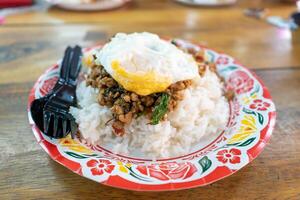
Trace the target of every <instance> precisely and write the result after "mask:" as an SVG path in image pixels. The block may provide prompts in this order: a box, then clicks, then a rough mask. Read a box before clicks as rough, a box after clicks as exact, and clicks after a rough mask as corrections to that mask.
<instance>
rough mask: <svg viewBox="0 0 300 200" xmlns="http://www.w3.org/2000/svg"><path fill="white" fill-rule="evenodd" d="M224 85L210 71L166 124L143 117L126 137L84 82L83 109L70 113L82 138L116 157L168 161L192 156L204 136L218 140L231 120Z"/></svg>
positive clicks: (79, 94)
mask: <svg viewBox="0 0 300 200" xmlns="http://www.w3.org/2000/svg"><path fill="white" fill-rule="evenodd" d="M222 88H223V85H222V83H221V81H220V80H219V78H218V77H217V75H216V74H215V73H213V72H210V71H209V70H207V71H206V73H205V75H204V76H203V77H200V76H199V77H198V78H196V79H194V80H193V84H192V86H191V87H189V88H188V89H186V90H185V92H184V100H182V101H180V102H179V104H178V106H177V107H176V109H175V110H174V111H172V112H170V113H169V114H168V117H167V120H165V121H162V122H160V123H159V124H158V125H150V124H149V119H147V118H146V117H145V116H141V117H139V118H137V119H134V120H133V121H132V122H131V123H130V124H129V125H126V126H125V132H126V134H125V135H124V136H123V137H116V136H115V135H114V134H113V130H112V127H111V124H108V125H107V124H106V122H108V121H109V120H110V119H111V118H112V114H111V111H110V109H109V108H107V107H103V106H100V105H99V104H98V102H97V94H98V90H97V89H94V88H92V87H90V86H89V87H86V83H85V82H82V83H81V84H80V85H79V86H78V88H77V98H78V103H79V105H80V108H74V107H73V108H71V109H70V112H71V113H72V115H73V116H74V117H75V119H76V122H77V123H78V124H79V130H80V132H81V136H82V137H83V138H84V139H85V140H87V141H88V142H89V143H92V144H99V145H101V146H103V147H105V148H107V149H109V150H111V151H113V152H114V153H120V154H122V155H130V156H146V157H149V158H166V157H173V156H180V155H184V154H187V153H189V152H190V151H191V150H192V149H193V147H194V146H195V145H197V143H199V142H201V138H203V136H204V135H207V136H208V137H212V138H216V137H217V134H218V133H219V132H220V131H221V130H222V129H223V128H224V127H225V125H226V122H227V119H228V112H229V109H228V102H227V100H226V98H225V97H224V96H223V95H222Z"/></svg>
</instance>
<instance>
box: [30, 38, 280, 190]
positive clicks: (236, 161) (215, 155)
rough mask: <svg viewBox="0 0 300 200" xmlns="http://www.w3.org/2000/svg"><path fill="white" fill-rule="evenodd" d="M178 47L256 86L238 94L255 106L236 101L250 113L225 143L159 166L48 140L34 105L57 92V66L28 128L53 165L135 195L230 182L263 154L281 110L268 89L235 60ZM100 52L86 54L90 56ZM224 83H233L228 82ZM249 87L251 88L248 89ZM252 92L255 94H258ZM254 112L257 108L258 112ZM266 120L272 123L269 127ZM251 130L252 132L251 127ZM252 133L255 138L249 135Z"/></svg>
mask: <svg viewBox="0 0 300 200" xmlns="http://www.w3.org/2000/svg"><path fill="white" fill-rule="evenodd" d="M177 41H178V42H180V43H182V44H183V45H190V46H192V47H193V48H200V49H203V50H204V51H205V52H206V53H207V55H206V56H209V54H211V55H212V57H213V58H209V59H213V61H214V62H217V66H218V71H219V70H220V71H222V70H224V73H225V74H226V73H229V75H228V74H227V75H228V76H230V75H232V74H230V73H236V72H237V73H238V72H239V73H240V74H241V76H242V75H243V76H248V77H246V78H247V80H248V82H250V83H253V85H252V87H251V89H250V90H249V91H248V92H251V91H252V92H251V95H250V96H249V95H248V93H247V92H245V91H244V90H245V89H243V88H242V89H241V88H239V89H241V90H240V91H239V90H236V92H241V91H242V90H243V91H242V92H245V93H244V94H242V95H245V96H243V97H244V98H248V101H250V103H249V102H248V104H247V105H248V106H247V108H246V107H245V105H240V103H241V102H239V101H240V99H239V100H237V102H238V104H239V107H238V109H236V110H233V111H232V112H235V111H238V112H241V109H242V107H243V112H244V109H246V110H245V113H243V114H241V113H237V116H235V114H232V115H231V116H230V117H229V118H230V119H229V122H228V123H232V124H231V125H229V124H227V129H226V131H225V133H222V134H220V135H219V136H218V138H219V137H220V139H218V138H217V139H216V140H218V141H216V140H215V141H214V142H212V143H211V144H209V145H207V146H206V147H205V148H204V149H206V152H205V151H204V152H202V151H200V152H199V151H195V152H192V153H190V154H187V155H184V156H180V157H176V158H167V159H162V160H158V161H156V162H149V161H145V162H144V161H142V162H139V161H138V160H139V159H137V158H131V157H129V158H127V157H126V156H122V155H120V156H118V155H116V154H113V153H108V152H107V151H105V150H101V149H99V148H97V147H96V146H87V145H86V144H84V143H83V144H82V143H80V142H79V141H76V140H72V139H70V138H64V139H60V140H56V139H50V138H48V137H47V136H45V135H44V134H43V133H42V132H41V131H40V130H39V129H38V128H37V126H36V125H35V124H34V122H33V120H32V117H31V113H30V105H31V102H32V101H33V100H34V99H35V98H39V97H40V96H43V95H44V94H45V91H43V90H42V89H45V90H48V91H49V90H51V87H50V86H49V85H50V83H51V84H52V85H51V86H53V85H54V83H55V81H56V80H55V77H56V76H57V72H58V64H55V65H53V66H52V67H50V68H49V69H47V70H46V71H45V73H43V74H42V75H41V76H40V77H39V79H38V80H37V81H36V83H35V84H34V86H33V88H32V89H31V91H30V94H29V98H28V105H27V110H28V117H29V123H30V125H31V127H32V131H33V133H34V135H35V137H36V139H37V141H38V143H39V144H40V145H41V146H42V148H43V149H44V150H45V151H46V152H47V154H48V155H49V156H50V157H51V158H52V159H53V160H55V161H56V162H58V163H60V164H61V165H63V166H65V167H67V168H68V169H70V170H71V171H73V172H74V173H77V174H79V175H81V176H83V177H86V178H88V179H91V180H94V181H96V182H100V183H102V184H104V185H108V186H112V187H116V188H122V189H127V190H136V191H167V190H180V189H189V188H194V187H198V186H205V185H208V184H211V183H213V182H215V181H218V180H220V179H223V178H225V177H227V176H230V175H231V174H233V173H235V172H236V171H238V170H240V169H241V168H243V167H244V166H245V165H247V164H248V163H250V162H251V161H252V160H254V159H255V158H256V157H257V156H258V155H259V154H260V153H261V152H262V150H263V149H264V147H265V145H266V144H267V142H268V141H269V139H270V137H271V135H272V131H273V129H274V126H275V121H276V109H275V105H274V103H273V101H272V98H271V95H270V93H269V91H268V89H267V88H266V87H265V85H264V83H263V82H262V81H261V79H260V78H259V77H257V75H256V74H255V73H254V72H252V71H250V70H249V69H248V68H246V67H244V66H243V65H241V64H240V63H239V62H238V61H236V59H234V58H232V57H230V56H228V55H226V54H223V53H219V52H217V51H214V50H212V49H210V48H207V47H204V46H202V45H199V44H197V43H190V42H188V41H184V40H180V39H177ZM101 46H102V45H97V46H95V47H91V48H86V49H85V52H89V51H91V50H93V49H96V48H100V47H101ZM234 67H235V68H234ZM232 69H233V71H232V72H231V71H230V70H232ZM226 70H227V72H226ZM222 73H223V72H222ZM232 77H233V78H238V81H243V79H241V77H239V76H232ZM225 79H226V81H228V77H226V78H225ZM47 84H48V85H47ZM254 85H255V86H256V87H258V91H259V92H258V91H257V88H254ZM49 87H50V88H49ZM246 87H249V83H248V85H246ZM234 89H236V88H234ZM253 90H255V91H254V92H253ZM42 91H43V92H42ZM249 94H250V93H249ZM239 95H240V94H239ZM246 100H247V99H246ZM246 100H245V101H246ZM255 102H256V103H255ZM256 104H257V105H256ZM252 105H253V106H252ZM231 106H232V105H231ZM231 106H230V107H231ZM249 106H250V107H251V108H252V109H251V108H249ZM255 106H257V107H256V108H255V109H254V107H255ZM259 106H263V107H259ZM248 108H249V109H248ZM258 109H261V110H258ZM240 114H241V115H240ZM232 116H234V117H232ZM265 119H268V120H267V121H264V120H265ZM238 120H240V121H238ZM246 122H247V123H246ZM247 124H250V125H251V126H250V125H249V127H248V125H247ZM245 128H248V129H247V130H248V131H244V132H243V129H245ZM251 128H252V129H253V130H252V129H251ZM245 130H246V129H245ZM249 130H250V131H249ZM251 130H252V132H251ZM249 132H251V133H250V134H249ZM247 134H248V135H247ZM241 138H242V139H241ZM201 148H203V147H201ZM207 148H208V149H207ZM98 151H99V152H98ZM95 152H97V154H95ZM98 153H99V154H98ZM229 154H230V156H231V157H230V158H228V159H227V158H226V156H229ZM99 166H102V168H100V167H99Z"/></svg>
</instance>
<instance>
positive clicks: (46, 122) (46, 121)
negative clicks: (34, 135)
mask: <svg viewBox="0 0 300 200" xmlns="http://www.w3.org/2000/svg"><path fill="white" fill-rule="evenodd" d="M50 120H51V114H50V112H48V111H44V120H43V121H44V132H45V133H48V129H49V124H50Z"/></svg>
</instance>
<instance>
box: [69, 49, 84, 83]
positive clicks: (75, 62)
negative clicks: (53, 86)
mask: <svg viewBox="0 0 300 200" xmlns="http://www.w3.org/2000/svg"><path fill="white" fill-rule="evenodd" d="M81 58H82V50H81V47H79V46H77V45H76V46H75V47H74V49H73V55H72V58H71V62H70V69H69V71H68V76H67V80H66V83H67V84H68V85H72V86H76V84H77V77H78V74H79V72H80V70H81V66H82V62H81Z"/></svg>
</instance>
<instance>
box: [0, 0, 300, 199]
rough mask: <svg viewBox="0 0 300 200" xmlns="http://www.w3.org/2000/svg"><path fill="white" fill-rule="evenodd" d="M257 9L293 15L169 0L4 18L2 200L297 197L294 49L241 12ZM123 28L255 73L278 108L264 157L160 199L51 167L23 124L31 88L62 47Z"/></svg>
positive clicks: (286, 9)
mask: <svg viewBox="0 0 300 200" xmlns="http://www.w3.org/2000/svg"><path fill="white" fill-rule="evenodd" d="M262 2H263V3H262ZM259 6H265V7H268V8H269V12H270V14H272V15H280V16H283V17H288V16H289V14H290V13H291V12H292V11H294V10H295V7H294V6H292V5H286V4H280V3H276V1H257V0H244V1H240V2H239V4H238V5H237V6H234V7H228V8H192V7H185V6H182V5H179V4H176V3H174V2H173V1H171V0H170V1H168V0H152V1H146V0H136V1H135V2H134V3H132V4H130V5H128V6H127V7H125V8H122V9H120V10H115V11H107V12H94V13H75V12H66V11H63V10H60V9H57V8H51V9H50V10H49V11H48V12H34V13H24V14H18V15H13V16H9V17H7V19H6V23H5V24H4V25H2V26H0V119H1V120H0V127H1V129H0V150H1V153H0V199H62V198H66V199H92V198H94V199H170V200H171V199H172V200H173V199H279V200H283V199H295V200H296V199H300V144H299V143H300V131H299V128H300V42H299V40H298V41H295V40H293V39H292V38H291V32H289V31H287V30H280V29H278V28H276V27H274V26H271V25H269V24H267V23H265V22H264V21H261V20H256V19H252V18H248V17H245V16H244V15H243V9H244V8H247V7H259ZM119 31H125V32H133V31H150V32H155V33H158V34H161V35H166V36H171V37H180V38H185V39H189V40H194V41H197V42H200V43H202V44H205V45H207V46H209V47H212V48H215V49H217V50H219V51H223V52H226V53H228V54H230V55H232V56H234V57H236V58H237V59H239V60H240V61H241V62H242V63H244V64H245V65H246V66H249V68H251V69H253V70H254V71H255V72H256V73H257V74H258V75H259V76H260V77H261V78H262V79H263V80H264V82H265V83H266V85H267V86H268V87H269V89H270V91H271V94H272V96H273V98H274V101H275V103H276V107H277V111H278V118H277V124H276V127H275V131H274V134H273V136H272V138H271V141H270V144H269V145H267V147H266V148H265V150H264V152H263V153H262V154H261V155H260V156H259V157H258V158H257V159H256V160H255V161H253V162H252V163H250V164H249V165H247V166H246V167H245V168H243V169H242V170H240V171H239V172H238V173H236V174H234V175H232V176H230V177H228V178H225V179H223V180H220V181H218V182H216V183H214V184H211V185H209V186H206V187H201V188H195V189H190V190H183V191H175V192H161V193H155V192H132V191H126V190H120V189H115V188H111V187H106V186H103V185H100V184H98V183H96V182H93V181H90V180H87V179H85V178H82V177H80V176H78V175H76V174H73V173H71V172H70V171H69V170H67V169H66V168H64V167H63V166H61V165H59V164H57V163H56V162H54V161H52V160H51V159H50V158H49V157H48V156H47V154H46V153H45V152H44V151H43V150H42V149H41V147H40V146H39V145H38V144H37V142H36V141H35V138H34V136H33V134H32V132H31V129H30V127H29V125H28V119H27V113H26V104H27V97H28V92H29V90H30V88H31V87H32V86H33V83H34V82H35V80H36V79H37V77H38V76H39V75H40V74H41V73H42V72H43V71H44V70H45V69H46V68H47V67H48V66H50V65H51V64H53V63H54V62H55V61H56V60H57V59H59V58H60V57H61V56H62V53H63V50H64V48H65V47H66V46H67V45H72V44H80V45H82V46H90V45H92V44H94V43H96V42H101V41H102V42H103V41H105V40H107V39H108V38H109V37H110V36H111V35H113V34H114V33H116V32H119Z"/></svg>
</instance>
